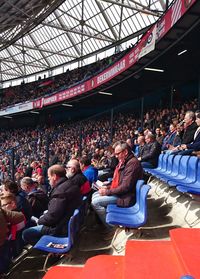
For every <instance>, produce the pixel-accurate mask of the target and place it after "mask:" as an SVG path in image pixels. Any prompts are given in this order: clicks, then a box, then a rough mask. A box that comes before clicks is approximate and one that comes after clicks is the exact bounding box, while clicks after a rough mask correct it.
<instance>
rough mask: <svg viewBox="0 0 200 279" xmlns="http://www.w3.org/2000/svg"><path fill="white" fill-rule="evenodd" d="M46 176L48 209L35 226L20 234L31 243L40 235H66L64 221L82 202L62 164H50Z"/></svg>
mask: <svg viewBox="0 0 200 279" xmlns="http://www.w3.org/2000/svg"><path fill="white" fill-rule="evenodd" d="M48 178H49V183H50V185H51V187H52V190H51V193H50V197H49V204H48V211H47V212H46V213H45V214H44V215H42V216H41V217H40V218H39V220H38V222H37V223H38V225H37V226H35V227H31V228H28V229H26V230H24V231H23V234H22V237H23V239H24V241H25V242H26V243H30V244H32V245H35V244H36V242H37V241H38V240H39V239H40V238H41V236H42V235H53V236H67V226H66V223H67V222H69V219H70V217H71V216H72V215H73V213H74V210H75V209H76V208H79V206H80V205H81V203H82V196H81V192H80V188H79V186H78V185H75V184H73V182H72V181H71V179H67V177H66V171H65V168H64V167H63V166H61V165H53V166H51V167H50V168H49V169H48Z"/></svg>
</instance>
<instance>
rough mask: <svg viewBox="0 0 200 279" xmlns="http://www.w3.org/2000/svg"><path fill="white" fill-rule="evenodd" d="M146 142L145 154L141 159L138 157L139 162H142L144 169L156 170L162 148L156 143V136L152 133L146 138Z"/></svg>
mask: <svg viewBox="0 0 200 279" xmlns="http://www.w3.org/2000/svg"><path fill="white" fill-rule="evenodd" d="M145 142H146V144H145V146H144V150H143V154H142V156H141V157H138V160H139V161H141V165H142V167H143V168H156V167H157V164H158V157H159V155H160V152H161V146H160V144H159V143H158V142H157V141H156V139H155V136H154V135H153V134H150V133H148V134H147V135H146V136H145Z"/></svg>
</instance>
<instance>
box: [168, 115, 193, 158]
mask: <svg viewBox="0 0 200 279" xmlns="http://www.w3.org/2000/svg"><path fill="white" fill-rule="evenodd" d="M197 128H198V126H197V124H196V122H195V113H194V112H193V111H187V112H186V113H185V117H184V132H183V136H182V143H181V144H182V147H181V146H177V147H175V148H173V149H172V152H171V153H172V154H174V155H176V154H182V155H183V153H185V152H184V151H182V150H181V149H185V147H186V145H187V144H190V143H192V142H193V141H194V135H195V132H196V130H197Z"/></svg>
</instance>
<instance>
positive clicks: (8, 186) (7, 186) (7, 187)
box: [3, 181, 32, 226]
mask: <svg viewBox="0 0 200 279" xmlns="http://www.w3.org/2000/svg"><path fill="white" fill-rule="evenodd" d="M10 193H11V194H14V195H15V197H16V200H17V210H18V211H21V212H22V213H23V214H24V216H25V218H26V222H27V226H29V223H30V220H31V216H32V210H31V206H30V204H29V202H28V201H27V199H26V193H24V192H23V191H22V190H21V189H20V188H19V187H18V185H17V183H15V182H12V181H5V183H4V184H3V194H4V195H7V194H10Z"/></svg>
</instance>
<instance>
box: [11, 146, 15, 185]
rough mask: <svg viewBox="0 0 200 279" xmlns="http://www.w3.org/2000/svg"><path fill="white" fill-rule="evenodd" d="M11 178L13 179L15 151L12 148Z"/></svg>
mask: <svg viewBox="0 0 200 279" xmlns="http://www.w3.org/2000/svg"><path fill="white" fill-rule="evenodd" d="M11 179H12V181H13V182H14V181H15V151H14V148H12V149H11Z"/></svg>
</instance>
